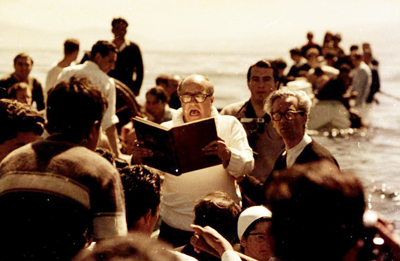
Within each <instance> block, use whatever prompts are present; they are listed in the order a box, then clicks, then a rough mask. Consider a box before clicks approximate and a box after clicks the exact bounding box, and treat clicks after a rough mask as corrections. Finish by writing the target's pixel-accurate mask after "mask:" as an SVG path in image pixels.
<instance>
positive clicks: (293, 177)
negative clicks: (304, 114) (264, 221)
mask: <svg viewBox="0 0 400 261" xmlns="http://www.w3.org/2000/svg"><path fill="white" fill-rule="evenodd" d="M273 175H274V179H273V181H272V182H271V183H270V184H268V185H267V188H266V194H265V196H266V200H267V202H268V205H269V206H270V209H271V211H272V213H274V214H273V216H272V223H271V233H272V236H273V238H274V240H275V247H276V249H275V253H276V256H277V257H278V258H279V259H280V260H320V259H321V257H324V259H325V260H341V258H342V257H343V256H345V255H346V253H347V252H348V251H349V250H350V249H351V248H352V247H353V246H355V244H356V242H357V240H358V239H359V238H360V237H361V233H362V230H363V214H364V208H365V202H364V194H363V187H362V185H361V182H360V181H359V180H358V179H357V178H356V177H355V176H353V175H351V174H350V173H341V172H340V171H339V170H338V169H337V167H336V166H335V165H334V164H333V163H331V162H329V161H321V162H313V163H309V164H303V165H298V164H295V165H293V166H292V167H291V168H290V169H285V170H282V171H279V172H275V173H274V174H273ZM327 253H329V256H327V255H326V254H327Z"/></svg>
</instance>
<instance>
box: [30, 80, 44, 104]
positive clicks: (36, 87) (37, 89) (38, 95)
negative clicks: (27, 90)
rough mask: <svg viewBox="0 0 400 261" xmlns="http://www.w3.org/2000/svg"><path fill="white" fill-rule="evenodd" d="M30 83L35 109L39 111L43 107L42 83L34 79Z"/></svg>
mask: <svg viewBox="0 0 400 261" xmlns="http://www.w3.org/2000/svg"><path fill="white" fill-rule="evenodd" d="M32 85H33V90H32V100H33V101H36V105H37V110H38V111H41V110H43V109H44V108H45V105H44V96H43V88H42V85H41V84H40V82H38V81H37V80H36V79H33V83H32Z"/></svg>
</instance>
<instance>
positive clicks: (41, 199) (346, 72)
mask: <svg viewBox="0 0 400 261" xmlns="http://www.w3.org/2000/svg"><path fill="white" fill-rule="evenodd" d="M127 27H128V22H127V21H126V20H124V19H122V18H116V19H114V20H113V21H112V32H113V34H114V36H115V38H114V39H113V40H112V41H110V42H109V41H98V42H96V43H95V44H94V45H93V47H92V49H91V51H90V53H89V54H87V56H86V57H85V58H84V62H83V63H81V64H77V65H73V62H74V61H75V60H76V59H77V56H78V52H79V41H77V40H75V39H68V40H67V41H66V42H65V45H64V58H63V59H62V60H61V61H60V62H58V63H56V64H55V65H54V66H53V67H52V68H51V70H50V71H49V73H48V77H47V81H46V86H45V88H42V86H41V85H40V83H39V82H38V81H37V80H36V79H34V78H32V77H30V76H29V74H30V71H31V69H32V66H33V59H32V58H31V57H30V56H29V55H27V54H19V55H17V56H16V58H15V60H14V67H15V72H14V73H12V74H10V75H9V76H7V78H6V79H4V80H1V81H0V91H1V92H0V98H1V99H0V122H2V123H3V125H2V126H3V128H1V129H0V208H1V209H2V210H3V215H1V218H0V219H1V222H0V224H1V225H0V226H1V229H0V231H1V234H2V235H3V239H5V240H4V241H5V242H4V243H3V244H2V245H1V247H0V249H1V251H0V256H1V257H0V259H1V260H76V261H89V260H90V261H91V260H113V261H117V260H122V259H123V260H151V261H153V260H159V259H165V260H204V261H206V260H210V261H213V260H220V259H222V260H225V261H228V260H239V259H240V258H242V259H245V260H260V261H268V260H282V261H285V260H286V261H289V260H320V259H325V260H400V236H399V235H398V234H396V233H395V232H394V227H393V225H392V223H390V222H388V221H387V220H385V219H384V218H383V217H382V216H379V215H378V214H376V215H375V216H374V214H375V212H371V211H369V210H368V211H367V210H366V205H365V199H364V194H363V193H364V191H363V187H362V185H361V183H360V181H359V180H358V179H357V178H356V177H355V176H354V175H352V174H351V173H346V172H344V171H341V170H340V166H339V163H338V162H337V160H336V159H335V157H334V156H333V155H332V154H331V153H330V152H329V150H328V149H327V148H325V147H323V146H322V145H321V144H318V143H317V142H316V141H314V140H313V139H312V138H311V137H310V136H309V135H308V134H307V124H308V121H309V119H310V115H311V113H312V111H313V108H312V103H313V102H312V100H311V98H312V97H310V95H309V94H307V93H305V92H303V91H297V90H291V89H289V88H284V86H286V85H289V83H290V82H292V81H298V80H305V81H309V82H310V83H311V84H312V86H313V93H314V94H315V96H316V97H317V99H319V100H336V101H339V102H341V103H342V104H343V106H347V108H348V109H349V110H351V109H353V108H357V109H359V110H360V111H361V110H363V109H365V108H366V107H365V106H366V104H367V103H371V102H372V101H373V100H374V98H373V94H374V92H376V91H377V90H379V86H378V87H376V85H374V78H373V73H371V71H372V70H376V68H375V67H371V66H372V65H373V66H376V65H377V62H376V61H374V60H373V57H372V53H371V49H370V46H369V45H367V44H364V45H363V52H364V53H363V55H361V54H358V53H357V51H355V50H353V49H354V48H353V47H352V51H353V52H352V53H350V55H349V56H346V55H345V52H344V51H343V49H341V48H340V46H339V43H340V39H341V38H340V35H332V34H328V33H327V35H326V37H325V40H324V44H323V45H322V46H319V45H318V44H316V43H315V42H313V35H312V33H308V35H307V38H308V43H307V44H306V45H305V46H303V47H302V48H301V49H300V48H299V49H293V50H291V51H290V53H291V57H292V59H293V61H294V62H295V64H294V65H293V66H292V68H291V69H290V71H289V73H288V74H285V73H284V69H285V68H286V63H285V62H284V61H283V60H281V59H278V60H274V61H270V60H260V61H258V62H256V63H254V64H253V65H251V66H250V67H249V69H248V72H247V85H248V88H249V90H250V93H251V96H250V98H248V99H247V100H244V101H241V102H238V103H234V104H231V105H228V106H226V107H225V108H223V109H222V110H221V111H219V110H218V109H217V108H215V107H214V106H213V102H214V99H215V98H214V84H213V82H212V81H211V80H210V79H209V78H207V77H206V76H204V75H200V74H192V75H189V76H187V77H185V78H182V77H181V76H180V75H166V74H162V75H160V76H159V77H157V79H155V84H156V86H155V87H154V88H151V89H149V90H148V91H147V93H146V103H145V104H144V105H143V106H142V110H141V111H140V112H139V114H138V115H139V116H142V117H145V118H147V119H148V120H151V121H154V122H155V123H158V124H162V125H163V126H165V127H167V128H171V127H174V126H179V125H182V124H185V123H190V122H194V121H198V120H202V119H206V118H210V117H212V118H214V120H215V125H216V131H217V135H218V139H216V140H214V141H211V142H210V143H209V144H208V145H206V146H205V147H204V148H203V149H202V150H203V152H204V154H205V155H207V156H210V155H212V156H217V157H219V159H220V161H221V164H219V165H216V166H211V167H207V168H202V169H198V170H195V171H191V172H188V173H183V174H182V175H172V174H169V173H162V172H161V171H158V170H155V169H153V168H151V166H146V165H143V164H142V162H143V159H144V158H146V157H152V156H153V154H154V151H152V150H151V149H150V148H148V147H146V146H145V144H144V143H143V141H140V140H137V138H136V135H135V128H134V125H133V124H132V123H129V124H127V125H126V126H123V127H122V128H118V126H117V123H118V121H119V119H118V117H117V115H116V111H117V108H116V81H121V82H122V84H124V85H126V86H127V87H128V88H129V89H130V90H131V91H132V92H133V93H134V94H136V95H137V94H138V93H139V91H140V86H141V83H142V79H143V62H142V58H141V54H140V49H139V47H138V46H137V45H136V44H134V43H132V42H130V41H127V40H126V39H125V34H126V30H127ZM371 68H372V69H371ZM373 68H375V69H373ZM377 75H378V74H377V71H376V76H377ZM377 79H379V78H377ZM118 84H120V83H118ZM375 84H378V85H379V81H378V82H375ZM349 98H351V99H349ZM352 100H354V101H352ZM352 103H353V104H352ZM368 215H369V216H371V215H372V216H373V217H375V219H373V220H372V221H371V222H366V221H365V219H366V218H365V217H366V216H368ZM371 231H372V232H371ZM156 238H157V239H156ZM379 240H380V241H379ZM382 241H383V243H382ZM379 258H380V259H379Z"/></svg>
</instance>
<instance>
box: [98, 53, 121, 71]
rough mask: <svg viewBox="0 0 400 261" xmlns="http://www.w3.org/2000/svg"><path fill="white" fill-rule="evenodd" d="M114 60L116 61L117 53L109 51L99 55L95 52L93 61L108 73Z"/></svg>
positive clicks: (113, 65)
mask: <svg viewBox="0 0 400 261" xmlns="http://www.w3.org/2000/svg"><path fill="white" fill-rule="evenodd" d="M115 61H117V53H115V52H110V53H109V54H108V55H107V56H104V57H103V56H101V54H100V53H97V54H96V56H95V58H94V62H95V63H96V64H97V65H98V66H99V67H100V69H101V70H102V71H103V72H104V73H106V74H108V73H109V72H110V71H112V70H114V68H115Z"/></svg>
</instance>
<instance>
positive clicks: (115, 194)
mask: <svg viewBox="0 0 400 261" xmlns="http://www.w3.org/2000/svg"><path fill="white" fill-rule="evenodd" d="M107 163H108V162H107ZM102 165H103V164H102ZM97 170H98V171H99V172H100V171H101V172H102V175H100V176H97V177H96V181H95V182H94V187H91V188H90V202H91V212H92V213H93V237H94V238H95V240H96V241H99V240H102V239H106V238H112V237H118V236H126V235H127V224H126V214H125V200H124V191H123V187H122V182H121V178H120V177H119V173H118V172H117V171H116V170H115V169H114V168H113V167H112V166H111V165H109V164H105V163H104V165H103V166H102V167H101V168H100V167H99V168H98V169H97Z"/></svg>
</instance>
